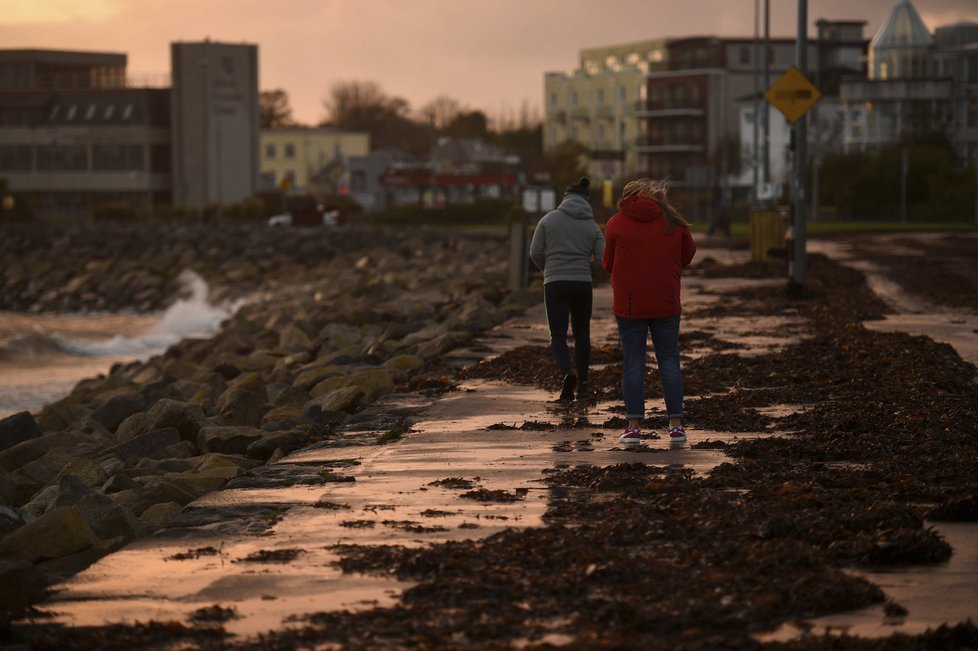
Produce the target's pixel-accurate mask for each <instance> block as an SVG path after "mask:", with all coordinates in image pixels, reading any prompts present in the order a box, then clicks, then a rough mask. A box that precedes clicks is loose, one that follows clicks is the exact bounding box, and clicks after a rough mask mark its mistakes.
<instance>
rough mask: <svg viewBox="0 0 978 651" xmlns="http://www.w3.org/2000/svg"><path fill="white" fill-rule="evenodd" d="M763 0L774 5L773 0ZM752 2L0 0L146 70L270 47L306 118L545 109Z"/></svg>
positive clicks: (873, 3)
mask: <svg viewBox="0 0 978 651" xmlns="http://www.w3.org/2000/svg"><path fill="white" fill-rule="evenodd" d="M896 2H897V0H858V1H857V0H809V2H808V14H809V24H810V25H811V24H813V23H814V21H815V20H816V19H818V18H831V19H847V20H865V21H867V26H866V37H867V38H870V37H871V36H872V35H873V32H874V31H875V30H876V28H877V27H879V25H880V23H881V22H882V21H883V20H885V19H886V17H887V15H888V14H889V12H890V10H891V9H892V7H893V6H895V4H896ZM770 3H771V13H772V16H771V25H772V35H773V36H793V35H794V31H795V29H796V27H795V25H796V18H795V11H796V8H797V2H796V1H795V0H770ZM762 4H763V2H762ZM914 6H915V7H916V8H917V10H918V11H919V12H920V13H921V15H922V16H923V18H924V21H925V22H926V23H927V25H928V27H930V28H931V30H933V29H934V28H935V27H937V26H940V25H944V24H947V23H950V22H954V21H957V20H972V21H976V22H978V0H916V1H915V2H914ZM753 12H754V0H669V1H666V0H277V1H275V0H0V43H2V47H5V48H25V47H33V48H54V49H84V50H100V51H113V52H125V53H127V54H128V55H129V72H130V74H134V75H143V74H163V73H166V72H168V70H169V43H170V42H171V41H175V40H182V41H195V40H203V39H204V38H207V37H209V38H211V39H212V40H219V41H228V42H248V43H257V44H258V45H259V60H260V66H261V69H260V73H259V79H260V85H261V87H262V88H263V89H270V88H284V89H285V90H286V91H287V92H288V93H289V96H290V98H291V100H292V105H293V107H294V109H295V117H296V118H298V119H299V120H301V121H304V122H309V123H314V122H317V121H319V120H320V119H322V118H323V116H324V113H323V110H322V99H323V98H324V97H325V95H326V94H327V92H328V90H329V88H330V86H331V84H333V83H335V82H337V81H346V80H353V79H357V80H373V81H376V82H377V83H379V84H380V86H381V88H383V89H384V91H386V92H387V93H388V94H392V95H397V96H400V97H403V98H405V99H406V100H408V102H410V104H411V106H412V108H415V109H417V108H420V107H421V106H422V105H423V104H424V103H425V102H427V101H430V100H431V99H434V98H435V97H437V96H439V95H447V96H449V97H452V98H455V99H457V100H459V101H460V102H462V103H463V104H464V105H466V106H469V107H471V108H478V109H482V110H484V111H486V113H488V114H489V115H490V117H496V116H498V115H500V114H509V115H515V114H516V113H517V111H518V110H519V108H520V106H521V105H522V104H523V103H524V102H529V104H530V105H531V106H532V107H539V106H541V104H542V96H543V73H544V72H547V71H554V70H570V69H572V68H573V67H574V66H575V64H576V61H577V51H578V50H579V49H580V48H582V47H593V46H599V45H611V44H615V43H623V42H628V41H635V40H641V39H645V38H656V37H663V36H687V35H692V34H718V35H721V36H751V35H752V34H753V31H754V16H753Z"/></svg>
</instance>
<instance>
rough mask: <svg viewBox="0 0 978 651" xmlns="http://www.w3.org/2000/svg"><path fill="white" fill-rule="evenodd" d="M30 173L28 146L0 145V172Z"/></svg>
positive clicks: (29, 150) (29, 148)
mask: <svg viewBox="0 0 978 651" xmlns="http://www.w3.org/2000/svg"><path fill="white" fill-rule="evenodd" d="M30 171H31V146H30V145H0V172H30Z"/></svg>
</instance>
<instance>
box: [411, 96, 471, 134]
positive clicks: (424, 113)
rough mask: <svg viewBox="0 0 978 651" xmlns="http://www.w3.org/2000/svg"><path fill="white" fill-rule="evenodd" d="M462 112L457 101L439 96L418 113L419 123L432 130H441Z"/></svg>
mask: <svg viewBox="0 0 978 651" xmlns="http://www.w3.org/2000/svg"><path fill="white" fill-rule="evenodd" d="M462 112H463V110H462V105H461V104H459V103H458V101H456V100H454V99H452V98H451V97H448V96H446V95H439V96H438V97H436V98H435V99H433V100H431V101H430V102H428V103H427V104H425V105H424V106H422V107H421V110H420V111H418V116H419V117H420V118H421V121H422V122H423V123H425V124H427V125H428V126H430V127H431V128H433V129H437V130H442V129H444V128H445V127H447V126H448V125H449V124H451V123H452V122H454V121H455V119H456V118H457V117H458V116H459V115H460V114H461V113H462Z"/></svg>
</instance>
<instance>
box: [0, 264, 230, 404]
mask: <svg viewBox="0 0 978 651" xmlns="http://www.w3.org/2000/svg"><path fill="white" fill-rule="evenodd" d="M180 280H181V281H182V283H183V286H184V291H183V292H182V298H180V299H178V300H177V301H176V302H175V303H173V304H172V305H171V306H170V307H169V308H167V309H166V310H165V311H164V312H161V313H158V314H155V315H140V314H125V313H123V314H119V313H114V314H113V313H87V314H57V315H50V314H45V315H33V314H23V313H14V312H0V418H3V417H5V416H9V415H10V414H13V413H17V412H19V411H24V410H29V411H34V412H36V411H38V410H39V409H40V408H41V407H42V406H44V405H45V404H47V403H49V402H52V401H55V400H59V399H60V398H63V397H64V396H66V395H68V394H69V393H70V392H71V390H72V389H73V388H74V386H75V385H76V384H77V383H78V382H79V381H80V380H83V379H85V378H89V377H94V376H97V375H99V374H101V373H107V372H108V371H109V369H110V368H111V367H112V365H113V364H116V363H118V362H130V361H133V360H146V359H149V358H150V357H151V356H153V355H156V354H159V353H161V352H163V351H165V350H166V349H167V348H168V347H169V346H171V345H173V344H175V343H177V342H178V341H180V340H181V339H183V338H184V337H202V336H203V337H206V336H210V335H212V334H214V333H215V332H217V330H218V329H219V328H220V325H221V323H222V322H223V321H224V320H225V319H226V318H228V317H229V316H230V315H231V314H233V312H234V311H235V310H236V309H237V308H238V307H239V306H240V305H239V304H234V305H230V306H219V305H214V304H211V303H210V302H209V301H208V300H207V297H208V291H209V290H208V287H207V283H206V282H205V281H204V279H203V278H201V277H200V276H199V275H198V274H197V273H195V272H194V271H191V270H185V271H183V272H182V273H181V274H180Z"/></svg>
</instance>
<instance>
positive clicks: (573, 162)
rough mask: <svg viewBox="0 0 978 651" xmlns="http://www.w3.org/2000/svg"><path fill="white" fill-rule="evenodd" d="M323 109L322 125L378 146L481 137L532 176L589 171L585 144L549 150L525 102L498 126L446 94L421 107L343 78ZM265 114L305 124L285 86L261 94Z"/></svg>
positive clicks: (278, 121) (423, 149)
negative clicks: (357, 134) (365, 137)
mask: <svg viewBox="0 0 978 651" xmlns="http://www.w3.org/2000/svg"><path fill="white" fill-rule="evenodd" d="M323 112H324V118H323V119H322V120H321V121H320V122H319V124H318V125H317V126H320V127H324V126H328V127H334V128H337V129H343V130H347V131H362V132H366V133H368V134H370V143H371V147H372V148H373V149H401V150H404V151H406V152H408V153H410V154H412V155H415V156H418V157H424V156H425V155H426V154H427V153H428V151H429V150H430V149H431V146H432V145H433V144H434V143H435V142H436V141H437V140H438V138H440V137H443V136H449V137H455V138H475V139H479V140H482V141H484V142H487V143H490V144H494V145H498V146H499V147H502V148H503V149H504V150H506V151H508V152H511V153H513V154H516V155H517V156H519V157H520V160H521V166H522V169H523V172H524V173H525V174H527V175H528V176H529V177H530V178H531V179H532V178H533V177H535V176H541V175H543V176H545V177H547V178H549V179H550V182H552V183H554V184H555V185H561V184H569V183H571V182H573V181H575V180H577V178H578V177H579V176H580V175H581V174H582V173H583V166H582V160H583V159H582V154H583V153H584V148H583V147H582V146H581V145H579V144H577V143H565V144H563V145H561V146H559V147H557V148H556V149H555V150H554V151H552V152H549V153H547V154H544V152H543V126H542V123H541V120H540V119H539V117H538V116H535V115H533V113H532V111H530V109H529V108H528V106H527V105H526V104H525V103H524V106H523V107H522V108H521V110H520V112H519V114H518V115H517V116H511V117H510V118H509V119H505V118H504V119H500V120H498V121H497V123H496V124H494V125H493V124H490V120H489V117H488V116H487V115H486V114H485V113H484V112H483V111H480V110H477V109H471V108H468V107H466V106H464V105H463V104H462V103H461V102H459V101H458V100H455V99H453V98H451V97H448V96H446V95H441V96H438V97H436V98H435V99H433V100H431V101H430V102H428V103H426V104H424V105H423V106H421V107H420V108H419V109H418V110H417V111H415V110H412V107H411V105H410V103H409V102H408V101H407V100H405V99H404V98H401V97H397V96H394V95H389V94H388V93H386V92H385V91H384V90H383V89H382V88H381V87H380V85H379V84H377V83H376V82H373V81H342V82H337V83H335V84H333V85H332V86H331V87H330V89H329V92H328V93H327V95H326V97H325V99H324V100H323ZM259 116H260V120H261V125H262V128H278V127H288V126H299V124H298V122H297V121H296V120H295V119H294V118H293V116H292V108H291V106H290V105H289V98H288V93H287V92H286V91H285V90H282V89H275V90H267V91H262V92H261V94H260V97H259Z"/></svg>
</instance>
